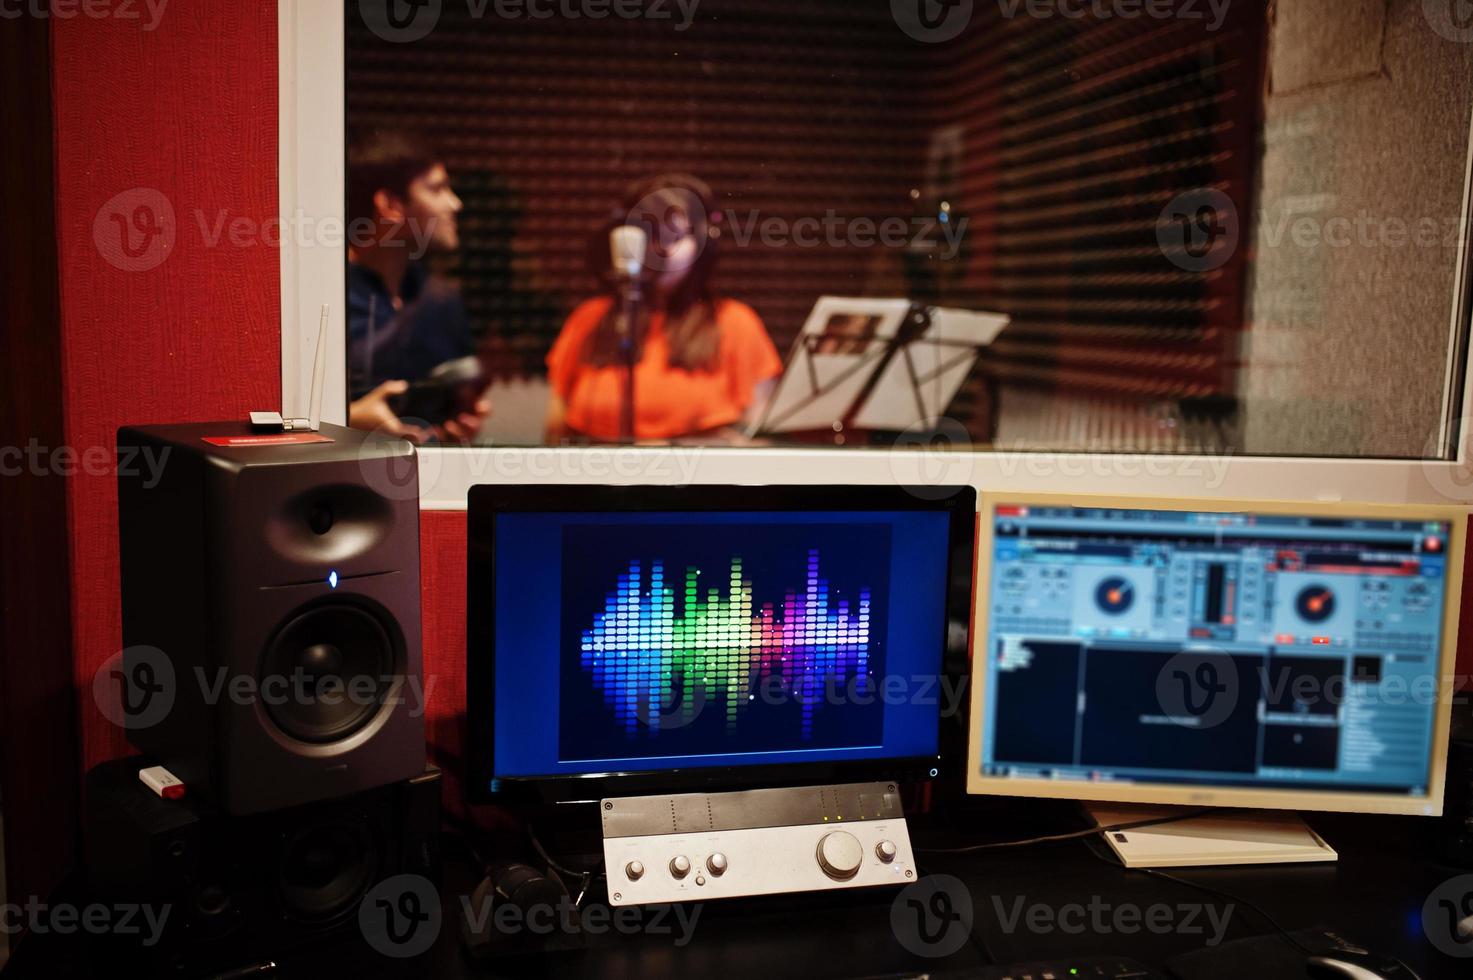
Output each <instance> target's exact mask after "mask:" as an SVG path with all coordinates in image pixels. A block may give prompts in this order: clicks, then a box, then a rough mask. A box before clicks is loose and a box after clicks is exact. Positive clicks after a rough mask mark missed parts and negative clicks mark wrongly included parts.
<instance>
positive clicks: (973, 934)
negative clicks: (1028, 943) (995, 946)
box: [915, 861, 997, 966]
mask: <svg viewBox="0 0 1473 980" xmlns="http://www.w3.org/2000/svg"><path fill="white" fill-rule="evenodd" d="M915 866H916V876H917V880H919V879H920V878H923V877H925V876H926V874H927V872H926V870H925V869H924V868H922V867H921V863H920V862H919V861H917V862H915ZM967 939H968V940H969V941H970V942H971V944H972V946H973V947H975V948H976V950H977V952H979V953H981V954H982V959H983V960H985V961H986V963H987V965H988V966H996V965H997V957H996V956H995V955H993V952H992V947H990V946H988V945H987V940H986V939H984V938H982V935H981V931H980V930H979V928H978V925H977V915H976V906H973V914H972V925H971V927H969V928H968V929H967Z"/></svg>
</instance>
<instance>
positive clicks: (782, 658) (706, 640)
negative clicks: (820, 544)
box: [580, 550, 870, 740]
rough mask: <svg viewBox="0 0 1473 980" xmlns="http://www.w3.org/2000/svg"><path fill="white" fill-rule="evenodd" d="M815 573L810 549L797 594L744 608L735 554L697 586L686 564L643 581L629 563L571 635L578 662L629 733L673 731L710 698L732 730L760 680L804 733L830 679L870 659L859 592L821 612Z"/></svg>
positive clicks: (824, 586)
mask: <svg viewBox="0 0 1473 980" xmlns="http://www.w3.org/2000/svg"><path fill="white" fill-rule="evenodd" d="M818 570H819V553H818V551H817V550H811V551H809V552H808V564H807V582H806V585H805V587H804V589H803V590H802V591H789V592H787V593H786V594H785V595H784V597H783V600H782V603H781V604H780V605H776V606H774V604H772V603H764V604H763V605H762V606H761V607H760V608H754V605H753V599H752V583H751V582H750V581H748V580H747V579H746V578H745V577H744V576H743V574H742V559H741V557H740V556H733V557H732V559H731V565H730V569H729V571H728V574H727V577H726V581H725V582H721V583H714V584H713V583H709V582H704V583H703V581H702V573H701V571H700V570H699V569H696V568H687V569H686V570H685V578H684V581H683V583H679V584H677V583H676V582H675V580H674V578H673V577H672V576H668V575H667V573H666V570H665V563H664V562H663V561H658V560H656V561H652V562H650V568H649V575H648V578H646V576H645V571H644V567H643V565H642V564H641V563H640V562H639V561H631V562H630V563H629V567H628V571H626V572H623V573H621V574H620V575H619V581H618V586H617V587H616V588H615V589H614V591H613V592H611V593H609V595H608V598H607V603H606V605H605V608H604V611H603V612H601V613H599V614H597V615H596V616H595V618H594V624H593V628H592V629H589V630H585V631H584V632H583V637H582V649H581V654H580V656H581V662H582V666H583V669H584V670H585V671H586V672H588V673H589V674H590V675H591V676H592V679H593V683H594V685H595V687H596V688H597V689H598V690H599V692H600V693H601V694H602V695H603V699H604V703H605V704H607V705H608V706H609V707H610V708H611V709H612V710H613V712H614V715H615V717H616V718H617V719H618V721H619V723H620V724H621V725H622V727H623V729H624V731H625V734H626V735H630V736H633V735H636V734H637V733H638V731H639V728H640V727H641V725H643V726H644V727H645V728H646V729H647V730H648V732H649V734H650V735H651V736H654V735H656V734H657V733H658V732H659V731H660V730H662V729H675V728H683V727H685V726H687V725H689V724H691V723H692V722H693V721H695V719H696V718H697V717H698V716H699V715H700V714H701V713H702V712H703V711H705V710H707V708H708V706H715V705H720V706H721V708H722V710H724V711H725V715H726V729H727V731H728V733H734V732H735V731H736V728H737V720H738V718H739V716H740V715H741V714H742V712H743V710H744V709H745V708H746V707H747V705H749V704H750V703H751V702H752V701H754V700H756V698H757V697H758V694H759V692H766V691H768V690H770V687H763V686H762V685H763V684H764V682H766V681H767V679H768V678H773V677H776V678H781V679H782V682H783V683H781V684H780V685H773V686H776V687H778V688H779V689H780V690H781V691H782V692H783V693H784V696H786V697H791V698H792V699H794V700H795V701H797V703H798V704H799V705H800V706H801V707H802V737H803V738H804V739H805V740H806V739H808V738H810V737H811V736H812V734H813V719H814V714H815V709H816V708H817V706H818V705H819V704H820V703H821V702H822V701H823V699H824V695H825V692H826V691H828V690H829V689H830V685H831V684H834V683H838V684H845V683H847V682H848V681H849V679H850V678H853V677H856V676H860V675H863V674H865V673H867V672H868V670H869V660H870V592H869V590H868V589H867V588H866V589H861V590H860V591H859V600H858V603H857V605H851V603H850V602H849V600H847V599H840V600H838V601H837V602H836V603H835V606H834V609H833V611H832V612H830V610H829V602H830V595H829V583H828V581H827V580H825V579H823V578H821V577H820V576H819V571H818ZM703 584H705V585H707V586H708V587H707V588H705V590H704V595H703V594H702V585H703ZM840 690H842V688H840ZM677 698H678V699H679V703H678V705H677V704H676V703H675V702H676V699H677Z"/></svg>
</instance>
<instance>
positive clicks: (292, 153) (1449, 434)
mask: <svg viewBox="0 0 1473 980" xmlns="http://www.w3.org/2000/svg"><path fill="white" fill-rule="evenodd" d="M345 11H346V2H345V0H279V3H278V32H277V34H278V36H277V43H278V67H279V72H278V88H279V105H278V112H279V121H278V164H279V169H278V192H279V204H280V216H281V220H282V223H283V227H287V228H297V227H299V226H301V227H303V228H304V229H314V230H315V235H313V236H311V238H310V240H309V239H308V238H306V237H304V236H303V235H297V234H293V235H283V236H282V241H281V391H282V402H283V406H282V407H283V412H284V414H287V415H289V416H297V417H301V416H305V415H307V411H306V409H307V405H308V397H309V392H310V388H311V377H312V362H313V356H314V354H315V351H316V346H317V335H318V324H319V322H320V311H321V309H322V307H323V306H324V305H327V306H328V307H329V309H330V316H329V321H328V337H327V345H326V356H327V358H328V362H327V370H326V374H325V377H326V382H325V386H324V391H323V402H322V404H323V406H324V408H323V418H324V420H326V421H328V422H334V423H338V424H345V423H346V421H347V419H346V416H347V354H346V332H347V331H346V310H345V309H344V302H343V298H344V296H345V294H346V261H347V257H346V245H345V243H344V240H343V239H344V237H345V235H344V234H343V232H344V229H345V216H344V210H345V207H344V201H345V173H344V154H343V152H342V147H343V145H344V140H345V120H344V116H345V90H346V79H345V74H346V48H345V38H344V31H343V24H344V16H345ZM323 147H327V148H329V149H331V150H332V152H326V153H324V152H320V149H321V148H323ZM1464 170H1465V173H1464V187H1463V208H1462V215H1461V219H1460V227H1461V238H1460V253H1459V261H1458V264H1457V268H1458V273H1457V276H1456V279H1455V282H1454V297H1455V303H1454V304H1453V309H1452V315H1451V317H1450V323H1449V342H1448V353H1447V361H1446V364H1445V367H1444V373H1443V412H1442V420H1441V423H1440V426H1439V432H1438V436H1437V440H1436V443H1437V446H1438V449H1439V452H1441V453H1442V454H1443V455H1448V454H1449V452H1450V450H1451V449H1452V448H1453V447H1454V445H1455V444H1456V447H1457V458H1456V459H1452V460H1447V459H1422V460H1406V459H1398V460H1387V459H1359V458H1315V457H1294V456H1200V455H1199V456H1159V455H1157V456H1153V455H1142V454H1118V453H1109V454H1100V453H1075V452H1038V453H1032V452H1029V453H1023V452H1013V451H1006V450H988V451H968V452H941V451H930V450H921V449H894V450H840V449H779V448H760V449H735V448H720V449H714V448H681V447H671V448H634V447H599V448H564V449H559V448H538V447H528V448H457V449H425V450H422V451H421V452H420V453H419V466H420V494H421V497H420V505H421V508H422V509H424V510H448V511H457V510H465V509H466V498H467V493H468V492H469V489H470V487H472V486H474V485H476V484H478V483H487V482H499V483H524V484H526V483H569V484H595V485H597V484H624V485H628V484H640V483H650V484H659V485H684V484H754V483H790V484H820V483H853V484H858V485H887V484H895V483H901V484H906V485H915V486H919V487H926V486H940V485H945V484H955V483H958V482H960V483H966V484H970V485H971V486H973V487H974V488H976V489H977V490H978V491H979V492H981V491H986V490H991V489H999V488H1008V489H1012V490H1016V491H1020V492H1022V491H1028V492H1032V491H1040V492H1041V491H1064V492H1071V491H1072V492H1090V493H1114V494H1121V495H1129V496H1153V497H1162V496H1164V497H1197V498H1208V499H1216V500H1233V499H1262V498H1266V497H1267V498H1273V499H1279V500H1304V501H1321V502H1337V501H1351V500H1354V501H1364V502H1368V503H1393V504H1447V503H1452V504H1455V505H1461V506H1468V505H1470V504H1473V469H1470V458H1469V457H1470V452H1469V445H1468V444H1469V441H1470V436H1473V432H1470V431H1469V430H1470V429H1473V418H1470V417H1469V414H1468V413H1469V412H1470V411H1473V350H1470V345H1469V344H1468V342H1467V337H1468V326H1469V320H1470V313H1473V251H1470V247H1469V234H1468V233H1469V227H1470V204H1473V112H1470V126H1469V138H1468V140H1467V158H1466V161H1465V168H1464Z"/></svg>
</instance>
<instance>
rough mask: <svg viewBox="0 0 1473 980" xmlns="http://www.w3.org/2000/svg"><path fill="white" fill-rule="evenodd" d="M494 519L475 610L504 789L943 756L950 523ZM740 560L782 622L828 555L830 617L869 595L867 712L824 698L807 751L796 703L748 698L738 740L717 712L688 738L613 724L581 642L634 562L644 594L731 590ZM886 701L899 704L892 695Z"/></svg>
mask: <svg viewBox="0 0 1473 980" xmlns="http://www.w3.org/2000/svg"><path fill="white" fill-rule="evenodd" d="M495 520H496V530H495V534H496V538H495V541H496V544H495V562H496V585H495V592H496V594H495V595H494V596H475V595H473V596H470V597H469V601H470V602H486V601H493V602H495V603H496V606H495V610H494V611H495V649H494V650H485V651H472V655H473V656H488V657H494V658H495V674H496V695H495V726H494V736H493V737H494V740H495V741H494V745H493V752H492V756H493V774H494V777H495V778H507V777H537V776H567V775H582V774H594V773H608V772H648V771H662V770H668V769H684V768H699V767H710V766H743V765H763V766H768V765H784V764H794V763H816V762H836V761H846V760H847V761H853V760H865V759H888V758H914V757H922V756H929V755H934V754H935V753H936V749H937V735H938V716H939V707H938V704H937V697H936V689H935V683H934V682H935V678H936V676H937V674H938V673H939V671H940V666H941V658H942V655H943V653H944V649H945V630H946V619H945V617H946V599H947V595H946V589H947V559H948V548H949V517H948V515H947V514H946V513H943V512H926V511H887V512H867V511H866V512H858V511H835V512H825V513H814V512H802V513H793V512H750V513H700V512H697V513H603V514H590V513H545V514H537V513H507V514H499V515H497V517H496V519H495ZM733 553H739V554H740V555H741V556H742V558H743V562H744V565H743V569H742V575H743V577H744V578H745V579H747V580H749V582H750V584H751V588H752V591H753V593H754V597H753V598H754V606H757V605H760V604H761V603H763V602H774V603H776V604H778V605H779V608H780V607H781V602H782V594H783V593H784V592H790V591H793V590H795V589H797V590H798V591H800V592H801V591H802V587H803V586H804V584H805V583H804V576H805V572H806V562H807V560H808V556H809V555H810V554H811V553H816V554H817V555H819V556H820V561H819V565H818V569H819V571H818V574H819V576H821V579H822V580H823V581H824V582H827V583H829V586H830V588H831V589H832V591H833V592H834V596H833V601H834V603H835V605H837V603H838V602H839V601H841V600H842V601H845V602H847V603H848V604H849V607H850V611H851V613H852V614H854V615H853V616H852V618H854V619H857V601H856V600H857V594H858V591H859V589H860V588H866V589H870V590H872V595H871V598H870V607H869V608H870V612H869V614H868V616H867V622H868V625H869V626H870V627H872V629H871V632H870V634H869V635H870V643H869V651H870V660H869V664H868V669H869V673H870V674H871V675H872V676H873V678H874V687H873V689H872V690H873V692H874V696H873V698H872V703H871V704H868V705H861V704H858V703H857V702H858V700H859V699H852V700H851V698H849V697H844V698H842V699H841V703H840V704H839V705H838V706H837V707H835V706H834V705H833V704H832V701H831V699H824V698H823V696H822V694H821V692H820V693H819V697H820V698H821V699H823V700H824V702H825V703H823V704H820V705H819V706H818V707H817V708H816V709H814V710H813V712H812V723H811V729H810V731H809V733H808V736H807V737H806V738H805V737H799V734H798V733H799V730H800V728H799V726H800V724H801V722H800V720H799V719H798V717H797V712H799V711H800V710H801V708H800V704H799V702H798V701H797V700H796V699H782V703H781V704H780V705H778V706H777V707H770V706H769V705H768V703H767V702H766V701H765V700H764V699H759V698H756V697H755V696H754V697H753V698H752V699H751V700H752V701H753V704H752V705H751V706H750V708H747V707H744V708H743V709H742V713H741V716H740V717H739V718H738V720H736V721H735V722H734V723H733V725H732V726H731V727H730V729H729V730H728V727H727V726H726V725H724V724H723V721H724V720H725V712H724V711H722V710H717V709H712V710H703V711H702V712H701V714H700V715H699V717H698V718H697V721H696V723H694V724H691V725H689V726H681V727H677V728H674V729H672V730H663V729H662V730H659V731H654V732H651V731H650V730H649V725H648V724H647V722H646V720H645V719H643V718H642V719H641V720H640V723H639V724H638V725H637V726H631V725H630V724H629V722H628V719H627V718H625V719H623V721H622V722H621V720H620V719H619V718H617V717H616V711H615V710H614V708H613V707H612V706H611V704H610V703H609V701H608V700H607V699H606V698H603V697H600V690H599V689H598V687H597V685H595V684H594V683H593V679H592V677H591V675H589V674H588V673H587V672H586V670H584V671H580V670H579V669H578V667H579V655H580V649H579V640H580V637H582V636H583V634H584V632H585V631H586V630H588V629H589V628H590V627H591V625H592V624H593V622H594V621H595V617H596V614H598V613H599V612H600V611H603V610H605V609H606V608H612V607H611V606H609V605H608V597H609V594H610V593H611V592H613V591H614V589H615V585H616V581H615V580H616V578H617V575H618V574H619V573H620V572H621V571H624V572H627V571H628V568H629V565H630V563H631V562H632V561H639V562H641V570H642V574H643V575H645V576H646V582H645V585H646V586H647V585H648V581H647V577H648V575H649V574H650V567H651V564H652V562H653V561H654V560H655V559H659V560H662V561H663V562H664V563H665V565H666V566H667V572H666V574H667V575H668V576H669V578H670V579H672V580H676V579H680V578H683V576H684V574H685V569H686V568H688V567H696V568H700V569H701V571H702V575H704V576H710V575H713V574H715V573H720V578H721V583H722V585H723V586H724V584H725V578H726V573H727V565H728V563H729V556H730V555H731V554H733ZM570 566H571V567H570ZM705 584H706V583H705V581H704V580H703V584H702V591H703V598H704V589H705ZM584 656H585V657H586V656H587V654H586V653H585V654H584ZM885 678H890V679H892V681H893V679H895V678H903V679H904V680H905V682H906V683H905V687H904V691H905V692H906V696H901V697H896V696H887V697H881V696H879V691H880V690H881V689H880V686H879V685H880V683H881V682H882V681H883V679H885ZM927 678H929V679H930V681H929V683H925V681H926V679H927ZM923 688H924V689H923ZM893 689H894V690H896V691H898V690H900V686H899V684H898V682H894V688H893ZM841 690H842V688H841ZM850 690H851V692H852V690H853V689H852V688H851V689H850ZM754 693H755V692H754ZM912 695H918V696H912ZM927 695H929V696H927ZM717 707H718V708H719V706H717ZM633 728H637V729H638V730H637V731H631V729H633Z"/></svg>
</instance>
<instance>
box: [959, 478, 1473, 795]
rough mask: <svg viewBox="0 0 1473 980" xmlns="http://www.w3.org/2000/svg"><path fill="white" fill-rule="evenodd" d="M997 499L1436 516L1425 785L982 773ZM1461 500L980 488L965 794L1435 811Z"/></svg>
mask: <svg viewBox="0 0 1473 980" xmlns="http://www.w3.org/2000/svg"><path fill="white" fill-rule="evenodd" d="M999 505H1002V506H1037V507H1088V508H1100V507H1103V508H1108V509H1112V510H1160V511H1184V512H1199V513H1222V514H1239V513H1252V514H1263V515H1267V516H1276V517H1277V516H1287V517H1360V518H1365V519H1367V520H1425V521H1446V522H1448V524H1449V525H1450V528H1451V531H1450V533H1449V535H1448V537H1449V541H1448V550H1447V569H1448V572H1447V576H1446V580H1445V584H1444V588H1445V590H1446V592H1445V594H1444V603H1445V605H1444V608H1443V620H1442V631H1443V632H1442V647H1441V649H1440V650H1439V657H1438V673H1437V709H1436V714H1435V716H1434V718H1433V745H1432V752H1431V756H1430V760H1429V769H1430V771H1429V772H1428V774H1427V777H1428V778H1427V793H1426V794H1424V795H1418V796H1410V795H1400V794H1396V793H1385V794H1382V793H1365V792H1338V791H1333V790H1320V789H1314V788H1307V787H1292V788H1284V789H1270V788H1257V787H1253V788H1245V787H1222V786H1212V785H1206V784H1191V783H1175V784H1164V783H1163V784H1155V785H1152V784H1148V783H1139V782H1137V783H1105V782H1083V781H1064V780H1051V779H1022V778H1010V777H1004V776H988V775H984V774H983V772H982V760H983V740H982V737H981V735H982V734H983V733H985V731H986V729H985V727H984V726H983V724H982V721H983V719H982V713H983V709H984V706H985V705H986V685H987V670H986V666H985V665H986V659H987V651H986V645H987V637H988V629H989V617H988V612H989V608H990V603H989V596H990V594H991V588H992V582H991V573H992V561H991V556H992V554H993V532H994V528H995V524H996V511H997V507H998V506H999ZM1467 533H1468V514H1467V510H1466V509H1465V508H1458V507H1453V506H1447V507H1443V506H1435V505H1410V504H1407V505H1404V504H1372V503H1357V502H1350V501H1336V502H1318V501H1316V502H1305V501H1286V500H1252V499H1235V500H1223V499H1216V500H1214V499H1207V498H1158V497H1140V496H1118V495H1109V494H1083V493H1081V494H1069V493H1057V492H1047V493H1026V492H1025V493H1007V492H1003V491H988V492H985V493H983V494H981V496H980V498H979V509H978V530H977V567H976V571H975V573H974V577H975V585H976V593H975V605H974V619H973V623H972V632H971V638H970V639H971V643H972V658H971V659H972V668H973V669H972V675H971V678H970V683H971V689H972V690H971V701H970V707H969V710H968V713H967V761H966V766H967V793H968V794H971V795H977V796H1012V797H1035V798H1046V799H1066V800H1080V801H1088V802H1101V803H1134V804H1147V805H1155V806H1163V805H1164V806H1187V807H1240V808H1244V809H1267V810H1307V811H1327V812H1340V813H1371V814H1401V815H1413V816H1438V815H1440V814H1441V813H1442V808H1443V794H1444V789H1445V783H1446V770H1447V753H1448V737H1449V731H1450V727H1451V719H1452V701H1453V695H1454V694H1456V691H1455V690H1449V685H1450V684H1451V685H1453V686H1455V685H1456V676H1455V675H1456V668H1457V644H1458V616H1459V613H1460V609H1461V597H1462V577H1463V549H1464V544H1465V542H1466V540H1467Z"/></svg>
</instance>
